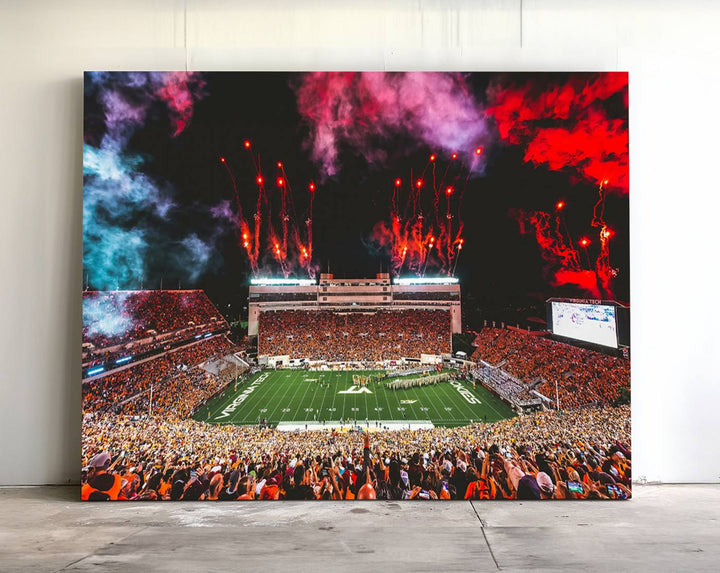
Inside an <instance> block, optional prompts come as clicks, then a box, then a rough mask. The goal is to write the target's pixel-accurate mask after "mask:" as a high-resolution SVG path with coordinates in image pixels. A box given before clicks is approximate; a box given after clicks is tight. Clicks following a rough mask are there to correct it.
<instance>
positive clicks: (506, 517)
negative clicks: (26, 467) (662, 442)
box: [0, 485, 720, 573]
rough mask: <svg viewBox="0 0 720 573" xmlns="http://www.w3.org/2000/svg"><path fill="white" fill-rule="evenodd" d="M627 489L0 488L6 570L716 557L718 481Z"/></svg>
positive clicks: (706, 567) (693, 560) (690, 561)
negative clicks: (120, 492) (191, 495)
mask: <svg viewBox="0 0 720 573" xmlns="http://www.w3.org/2000/svg"><path fill="white" fill-rule="evenodd" d="M633 493H634V499H633V500H632V501H628V502H554V503H553V502H535V503H527V502H525V503H518V502H475V503H473V504H471V503H470V502H447V503H443V502H435V503H433V502H403V503H395V502H365V503H363V502H354V503H352V502H351V503H332V502H314V503H313V502H310V503H301V502H280V503H271V502H265V503H258V502H255V503H226V504H215V503H205V502H199V503H181V502H177V503H156V502H148V503H115V504H101V503H80V502H78V501H76V500H77V499H78V497H79V489H78V488H76V487H43V488H0V516H1V517H2V519H0V571H2V572H3V573H5V572H11V571H32V572H35V571H37V572H44V571H63V572H65V571H67V572H70V571H95V570H102V571H110V572H114V571H118V572H122V573H128V571H142V572H145V571H168V572H173V573H177V572H180V571H198V572H200V571H202V572H205V571H209V572H213V571H218V572H220V571H222V572H226V571H231V570H233V571H250V570H255V571H262V572H263V573H266V572H272V571H283V572H292V573H297V572H304V571H311V572H312V573H318V572H319V571H362V570H370V571H433V572H435V571H452V572H453V573H457V572H460V571H497V570H500V571H580V570H582V569H584V570H586V571H588V572H590V571H593V572H594V571H613V572H620V571H718V570H720V486H713V485H692V486H690V485H685V486H682V485H680V486H670V485H665V486H635V488H634V492H633Z"/></svg>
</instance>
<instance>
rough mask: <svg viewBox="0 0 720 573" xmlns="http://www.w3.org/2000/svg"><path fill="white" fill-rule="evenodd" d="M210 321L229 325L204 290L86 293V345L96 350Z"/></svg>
mask: <svg viewBox="0 0 720 573" xmlns="http://www.w3.org/2000/svg"><path fill="white" fill-rule="evenodd" d="M211 322H218V323H222V324H223V325H227V323H226V321H225V319H224V318H223V317H222V315H221V314H220V313H219V312H218V310H217V309H216V308H215V306H214V305H213V303H212V302H210V299H209V298H208V297H207V295H206V294H205V293H204V292H203V291H201V290H183V291H170V290H146V291H85V292H83V331H82V334H83V343H88V344H92V345H93V346H94V347H95V348H96V349H100V348H108V347H112V346H117V345H121V344H126V343H128V342H131V341H136V340H139V339H142V338H144V337H149V336H152V335H151V334H148V331H154V332H155V333H156V334H163V333H166V332H173V331H175V330H179V329H182V328H187V327H188V326H192V325H201V324H209V323H211ZM190 323H192V325H191V324H190ZM110 333H112V334H110Z"/></svg>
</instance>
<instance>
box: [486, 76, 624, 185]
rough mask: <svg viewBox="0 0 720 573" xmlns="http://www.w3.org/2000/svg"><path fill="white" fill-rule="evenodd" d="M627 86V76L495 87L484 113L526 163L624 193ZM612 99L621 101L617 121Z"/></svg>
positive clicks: (492, 86)
mask: <svg viewBox="0 0 720 573" xmlns="http://www.w3.org/2000/svg"><path fill="white" fill-rule="evenodd" d="M627 87H628V77H627V73H625V72H609V73H600V74H592V75H575V76H572V77H571V78H570V79H568V81H567V82H566V83H565V84H563V85H550V86H546V85H544V86H543V85H539V84H538V83H537V82H536V81H533V80H530V81H528V82H527V83H525V84H524V85H522V86H515V85H513V86H502V85H499V84H493V85H491V86H490V88H488V98H489V101H490V105H489V107H488V113H489V114H490V115H492V117H494V118H495V122H496V124H497V128H498V132H499V134H500V137H501V138H502V139H503V140H505V141H507V142H508V143H510V144H513V145H524V146H525V161H530V162H532V163H534V164H535V165H545V166H546V167H547V168H548V169H551V170H554V171H560V170H564V171H567V172H569V173H571V174H573V175H575V176H578V177H580V178H582V179H585V180H588V181H590V182H592V183H594V184H600V183H601V182H602V181H606V180H607V181H608V183H607V184H606V187H607V188H608V189H610V190H613V191H615V192H617V193H621V194H626V193H627V192H628V127H627V112H626V111H625V110H627V95H628V91H627ZM613 96H621V97H622V100H621V102H622V105H620V106H619V107H621V109H622V110H623V111H622V113H620V115H621V117H612V116H611V113H612V112H611V111H610V110H611V109H612V108H613V106H612V105H608V100H609V98H611V97H613ZM614 107H615V108H617V107H618V105H615V106H614Z"/></svg>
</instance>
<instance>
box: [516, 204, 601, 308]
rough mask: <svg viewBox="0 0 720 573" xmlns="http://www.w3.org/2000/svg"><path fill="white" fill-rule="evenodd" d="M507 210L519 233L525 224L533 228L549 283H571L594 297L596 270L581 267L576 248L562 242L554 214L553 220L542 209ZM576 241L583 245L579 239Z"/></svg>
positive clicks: (523, 230) (595, 291)
mask: <svg viewBox="0 0 720 573" xmlns="http://www.w3.org/2000/svg"><path fill="white" fill-rule="evenodd" d="M510 214H511V215H512V216H514V217H515V218H516V219H517V220H518V222H519V223H520V227H521V228H520V232H521V234H524V233H526V231H525V225H526V224H529V225H530V226H531V227H532V228H533V230H534V234H535V239H536V241H537V243H538V246H539V247H540V254H541V256H542V258H543V259H544V260H545V262H546V265H545V274H546V275H548V276H547V278H548V279H549V280H550V282H551V284H552V285H553V286H558V285H561V284H574V285H576V286H578V287H579V288H581V289H583V290H585V291H588V292H589V293H591V294H592V295H593V296H595V297H599V296H600V290H599V287H598V277H597V274H596V273H595V272H594V271H592V270H590V271H586V270H583V268H582V264H581V262H580V255H579V253H578V252H577V250H576V249H574V248H572V247H569V246H568V245H566V244H565V240H564V238H563V236H562V233H560V232H559V225H558V221H557V218H555V221H554V224H553V217H552V215H550V213H546V212H544V211H532V212H527V213H526V212H523V211H521V210H511V212H510ZM580 244H581V246H583V247H586V246H587V243H586V244H583V242H582V240H581V243H580Z"/></svg>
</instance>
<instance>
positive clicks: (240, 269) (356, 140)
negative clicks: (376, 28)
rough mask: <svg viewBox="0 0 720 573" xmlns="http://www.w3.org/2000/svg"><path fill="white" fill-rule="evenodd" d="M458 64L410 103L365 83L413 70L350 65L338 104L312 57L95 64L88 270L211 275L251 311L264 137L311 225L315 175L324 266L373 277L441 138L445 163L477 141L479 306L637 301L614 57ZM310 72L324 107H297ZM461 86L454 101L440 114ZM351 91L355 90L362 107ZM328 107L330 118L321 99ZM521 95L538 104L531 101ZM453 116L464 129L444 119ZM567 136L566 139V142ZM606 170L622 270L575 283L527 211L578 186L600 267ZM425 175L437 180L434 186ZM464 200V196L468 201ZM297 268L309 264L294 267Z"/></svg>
mask: <svg viewBox="0 0 720 573" xmlns="http://www.w3.org/2000/svg"><path fill="white" fill-rule="evenodd" d="M449 76H452V79H453V82H454V83H452V84H450V85H449V86H445V87H443V88H439V89H438V90H437V92H435V91H434V90H433V81H432V78H428V80H430V81H427V82H425V80H423V84H422V85H423V86H425V87H427V89H428V90H429V91H428V92H427V93H438V92H442V93H445V94H446V95H448V98H446V99H442V98H441V99H437V100H432V101H428V103H427V106H423V105H420V106H418V105H417V102H415V103H414V104H413V106H412V107H410V108H408V109H405V108H403V107H402V106H400V108H401V109H398V105H397V101H395V100H393V102H391V103H387V100H386V99H385V98H384V97H382V94H378V98H377V99H376V100H373V101H370V102H368V101H366V98H365V96H364V95H363V94H364V92H363V89H370V93H371V95H374V93H373V92H372V90H374V89H376V90H377V91H378V92H380V91H382V90H389V92H388V93H393V97H398V96H399V97H400V98H402V99H403V101H407V100H408V99H411V98H409V97H408V98H405V95H404V94H405V92H404V91H403V90H406V89H408V86H407V85H403V84H402V83H401V82H402V81H404V80H403V78H401V77H400V75H393V76H388V78H387V79H386V78H383V79H382V80H380V81H378V82H377V83H373V84H371V87H370V88H368V87H367V86H364V87H363V86H357V85H355V84H354V83H353V82H356V81H358V80H357V79H354V78H349V77H348V78H345V79H344V80H343V81H347V82H348V85H349V86H350V89H349V90H348V92H349V93H348V94H347V97H348V99H347V100H343V101H341V102H340V103H338V101H334V102H333V101H332V98H331V96H330V95H328V94H329V93H332V89H329V88H327V86H326V85H325V84H324V83H323V82H327V81H328V78H326V77H325V78H324V77H309V76H305V75H303V74H281V73H207V74H201V75H195V76H193V80H192V81H188V82H185V81H184V80H182V79H181V80H180V81H179V82H176V83H174V84H170V83H169V82H168V81H167V78H166V77H164V76H163V75H162V74H155V75H154V76H153V75H152V74H146V75H142V74H90V75H87V76H86V88H85V153H84V157H85V203H84V206H85V210H84V223H85V228H84V233H85V236H84V239H85V246H84V249H85V252H84V260H85V268H84V273H85V276H84V284H85V282H87V283H89V287H90V288H91V289H103V290H104V289H107V290H112V289H115V288H120V289H124V288H126V289H139V288H141V287H142V288H159V287H160V281H161V278H162V281H163V286H164V288H177V286H178V284H180V285H181V286H182V288H202V289H205V291H206V292H207V293H208V295H209V296H210V298H211V299H212V300H213V301H214V302H215V303H216V304H217V305H218V306H219V307H220V308H221V309H222V310H223V311H225V312H227V309H228V304H229V305H231V306H230V312H231V313H232V314H233V315H237V313H238V312H241V310H242V308H243V306H245V305H246V297H247V284H248V281H249V279H250V277H251V266H250V263H249V261H248V256H247V254H246V252H245V249H244V248H243V247H242V245H241V244H240V242H241V240H240V239H239V231H238V227H237V216H238V210H237V203H236V197H235V192H234V190H233V182H232V179H231V176H230V173H229V172H228V168H229V170H230V172H231V173H232V176H234V179H235V182H236V187H237V190H238V198H239V200H240V203H241V205H242V210H243V212H242V214H243V217H244V219H245V220H247V221H250V222H251V223H252V221H253V218H252V216H253V213H254V211H255V201H256V197H257V190H258V186H257V184H256V182H255V180H256V176H257V171H256V168H255V167H254V165H253V162H252V160H251V153H252V154H259V157H260V164H261V171H262V174H263V176H264V177H265V180H266V184H267V185H266V187H267V192H268V196H269V202H270V203H269V204H270V205H272V210H273V213H272V215H273V216H275V217H276V216H277V214H278V212H279V204H278V200H279V199H278V191H277V186H276V184H275V179H276V177H277V175H278V173H277V169H276V166H275V165H276V162H278V161H281V162H282V163H283V165H284V169H285V173H286V175H287V179H288V182H289V184H290V185H291V186H292V192H293V193H292V195H293V198H294V210H291V209H289V210H288V214H289V216H290V218H291V220H292V221H293V222H295V221H297V222H299V225H298V226H299V228H300V230H301V231H302V234H303V236H304V231H305V225H304V221H305V219H306V218H307V216H308V214H309V192H308V184H309V182H310V181H314V182H315V184H316V186H317V187H316V189H317V190H316V192H315V199H314V213H313V226H312V227H313V256H312V259H313V262H312V266H313V268H315V270H316V271H317V270H321V271H322V272H325V271H326V270H327V269H328V267H329V268H330V271H331V272H333V273H334V274H335V275H336V276H341V277H366V276H374V274H375V273H377V272H379V271H380V270H381V269H383V270H385V271H387V270H388V268H390V267H391V257H390V253H389V251H388V250H387V249H385V250H383V248H382V247H381V246H379V245H378V243H377V241H375V240H374V237H373V228H374V226H375V225H376V224H377V223H378V222H379V221H381V220H385V221H389V220H390V210H391V197H392V193H393V186H394V181H395V179H396V178H397V177H400V178H402V180H403V184H407V185H409V181H410V173H411V171H412V173H413V180H414V178H415V177H417V174H418V173H419V172H422V171H423V169H424V168H425V167H426V165H428V157H429V156H430V155H431V154H437V159H436V162H437V168H438V172H440V171H441V170H442V169H444V168H445V166H447V165H448V164H449V163H451V161H452V160H451V159H450V154H451V153H452V152H457V153H458V154H459V155H460V159H464V158H466V157H467V158H468V159H467V165H468V168H466V169H465V170H464V171H463V170H462V169H458V170H457V171H458V173H459V176H458V177H457V178H456V181H457V183H454V184H455V185H456V187H457V190H458V191H460V187H462V205H461V207H459V212H456V214H459V217H460V218H461V219H462V220H463V221H464V228H463V232H462V238H463V239H464V249H463V250H462V252H461V254H460V256H459V260H458V263H457V270H456V275H457V276H458V277H459V278H460V281H461V285H462V290H463V296H464V304H465V311H466V321H468V320H469V321H470V322H471V323H474V322H475V321H477V320H480V319H482V318H490V319H494V318H497V319H501V318H505V319H507V320H509V321H511V322H514V321H515V320H522V319H523V318H526V317H527V316H539V317H543V318H544V310H543V306H542V303H543V302H544V300H545V299H547V298H549V297H551V296H570V297H579V298H612V299H614V300H618V301H621V302H624V303H628V302H629V278H630V277H629V242H628V241H629V232H628V224H629V220H628V219H629V216H628V194H627V193H628V189H627V167H626V165H627V85H626V83H625V85H624V86H623V85H622V82H620V83H619V86H618V85H616V84H617V83H618V82H617V81H616V80H617V78H616V77H615V78H612V77H610V78H609V81H608V82H606V81H605V76H613V75H612V74H472V75H459V74H451V75H449ZM623 76H624V78H625V82H626V81H627V76H626V75H624V74H623ZM613 82H615V83H613ZM609 84H612V85H609ZM303 89H307V90H315V91H310V93H312V94H319V95H318V98H320V99H321V98H322V97H326V96H327V97H328V98H329V99H328V101H327V102H323V101H318V102H312V103H311V106H313V105H317V106H318V108H311V109H309V108H308V106H307V102H306V103H305V104H304V108H303V109H299V107H303V106H299V103H298V98H299V96H298V94H299V93H301V91H302V90H303ZM393 90H394V92H393ZM443 90H445V91H443ZM307 93H308V92H307V91H306V92H305V94H306V95H307ZM411 93H412V97H415V96H418V97H420V96H422V93H424V92H422V91H421V90H420V88H419V87H418V86H415V88H414V89H413V91H412V92H411ZM518 98H520V99H519V100H518ZM460 100H462V105H463V106H465V105H467V106H468V108H469V109H477V110H478V111H477V114H478V117H481V118H482V121H483V126H482V129H478V128H477V127H476V126H474V127H473V130H474V131H473V130H471V131H472V134H471V135H470V136H468V137H464V135H465V134H466V130H465V127H464V125H465V124H464V123H463V122H465V121H467V118H465V119H463V120H462V121H459V122H458V124H457V126H454V125H453V121H452V118H451V117H450V120H448V114H452V113H453V105H454V104H457V103H458V101H460ZM513 101H514V102H515V103H512V102H513ZM518 101H519V103H518ZM343 102H344V103H343ZM348 102H349V103H348ZM445 102H448V103H447V109H443V110H441V111H442V114H440V115H439V116H437V115H436V116H433V117H425V115H424V114H432V113H435V112H437V110H438V108H440V107H443V106H444V105H445ZM578 102H579V103H578ZM421 103H422V102H421ZM343 105H351V106H354V107H352V109H351V110H350V111H349V112H347V110H345V111H342V106H343ZM383 105H385V106H387V107H386V108H383ZM408 105H409V104H408ZM333 106H336V107H335V108H333ZM513 106H515V107H514V108H513V109H510V110H508V108H509V107H511V108H512V107H513ZM323 109H324V110H326V111H327V113H328V115H326V116H325V120H323V119H321V118H318V116H317V111H318V110H323ZM464 109H467V108H464ZM518 109H519V110H529V111H528V113H527V115H524V112H522V111H521V112H520V113H518ZM343 113H346V114H347V115H345V116H344V117H345V120H347V118H348V117H350V121H348V122H347V125H346V126H345V127H342V131H343V135H342V136H341V137H340V136H339V137H337V140H336V141H335V148H334V149H335V151H336V153H337V154H336V156H335V157H334V159H333V165H334V166H335V168H336V169H335V172H334V173H333V174H332V175H330V176H328V174H327V173H328V168H327V162H325V163H323V159H322V158H321V157H320V156H319V155H318V145H317V142H318V139H319V135H318V133H319V131H317V129H318V127H317V126H318V125H319V124H320V123H321V122H322V121H327V118H328V117H330V118H336V117H338V116H339V115H342V114H343ZM472 113H475V112H474V111H473V112H472ZM443 114H444V115H443ZM513 122H515V124H513ZM448 125H449V127H450V128H452V129H450V130H449V131H448V133H444V134H442V135H436V134H433V133H430V132H431V131H432V130H433V129H435V127H436V126H442V127H443V128H444V127H445V126H448ZM418 126H420V127H421V130H420V131H421V132H420V131H419V129H420V128H418ZM335 127H336V128H337V125H335ZM455 127H456V128H457V129H455ZM508 130H510V131H508ZM473 138H474V139H473ZM560 138H564V139H562V141H561V140H560ZM475 139H477V143H475ZM246 140H248V141H250V142H251V151H248V149H246V148H245V146H244V144H243V142H244V141H246ZM623 141H624V147H623ZM459 145H462V146H463V148H458V147H457V146H459ZM476 145H478V146H482V162H481V164H479V165H478V164H477V163H476V164H475V166H474V167H472V166H470V164H471V162H472V161H473V159H472V158H471V156H472V153H473V150H474V149H475V146H476ZM543 145H544V146H545V147H542V146H543ZM590 147H592V149H590ZM586 148H587V149H586ZM558 149H565V150H568V151H566V152H564V153H561V154H560V155H559V156H558V155H553V153H555V152H556V151H557V150H558ZM538 150H539V151H538ZM585 151H586V153H585ZM221 157H222V158H225V162H226V163H225V164H223V163H222V162H221V160H220V158H221ZM475 159H477V158H475ZM454 168H455V167H454V166H453V169H454ZM605 172H607V173H608V174H609V175H608V177H609V179H612V181H610V183H609V184H608V185H607V194H606V199H605V209H604V222H606V224H607V226H608V228H610V229H611V230H612V237H611V239H610V240H609V263H610V267H611V268H612V269H613V274H617V276H614V277H612V279H611V282H610V283H609V286H610V289H609V290H608V289H604V288H601V289H600V293H599V294H600V295H601V296H600V297H597V294H598V293H597V292H595V293H591V292H589V291H587V290H584V289H582V288H579V287H578V286H576V285H574V284H558V282H557V280H555V279H554V276H555V272H556V271H558V270H560V269H562V268H563V263H562V262H561V261H559V260H558V258H557V257H555V258H554V257H553V255H552V253H549V254H548V253H545V255H546V256H545V257H543V249H542V247H541V246H540V245H539V243H538V240H537V239H536V235H535V232H534V229H533V228H532V226H530V225H529V224H528V223H525V224H524V225H521V223H520V222H519V220H518V215H517V213H518V212H519V211H522V212H524V213H529V212H540V211H544V212H546V213H548V214H549V216H550V218H551V220H553V221H554V220H555V219H554V217H555V216H556V215H557V214H558V211H557V209H556V205H557V202H558V201H563V202H564V203H565V205H564V207H563V209H562V213H561V214H560V216H561V217H562V220H561V223H562V225H563V226H562V227H561V232H562V233H563V237H568V236H569V237H570V238H571V239H572V241H574V246H575V248H576V250H577V251H578V253H577V255H578V258H579V261H580V263H581V266H582V268H583V269H587V268H588V259H589V262H590V263H591V264H592V265H593V266H594V265H595V260H596V258H597V256H598V253H599V240H598V231H599V229H598V228H597V227H596V228H593V227H592V226H591V220H592V219H593V206H594V205H595V203H596V202H597V201H598V197H599V195H598V185H599V181H602V178H603V177H606V175H604V174H603V173H605ZM424 180H425V181H428V182H430V181H431V178H429V177H427V176H426V177H425V178H424ZM406 182H407V183H406ZM427 192H428V194H429V195H428V197H430V195H431V194H432V190H431V189H428V190H427ZM458 200H459V196H457V195H456V196H453V198H452V201H453V209H455V208H456V207H457V206H458V205H459V204H458V203H457V201H458ZM444 202H445V198H444V197H441V205H444ZM453 222H454V224H457V222H458V219H457V218H456V219H453ZM521 230H523V231H524V233H521ZM580 237H588V238H589V239H590V241H591V243H590V245H589V246H588V249H587V257H586V253H585V252H584V250H583V249H582V248H580V247H579V246H578V244H577V242H578V241H579V238H580ZM263 249H265V244H264V243H263V248H261V251H262V250H263ZM260 269H261V274H262V275H264V276H281V272H280V267H279V265H277V264H275V262H274V261H272V256H271V254H269V253H268V254H267V255H266V256H265V257H263V256H261V260H260ZM438 272H440V267H439V266H438V267H437V268H435V267H434V265H433V264H429V265H428V269H427V272H426V274H427V275H428V276H431V275H433V274H437V273H438ZM401 274H402V275H408V274H411V273H408V272H401ZM291 275H292V276H300V277H302V276H307V272H306V271H304V269H301V268H300V267H299V266H295V267H293V270H292V273H291ZM470 326H478V325H476V324H475V325H473V324H471V325H470Z"/></svg>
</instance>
